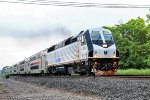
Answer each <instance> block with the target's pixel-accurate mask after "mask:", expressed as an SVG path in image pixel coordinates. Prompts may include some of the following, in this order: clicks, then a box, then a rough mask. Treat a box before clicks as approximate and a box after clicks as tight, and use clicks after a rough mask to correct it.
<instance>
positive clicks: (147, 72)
mask: <svg viewBox="0 0 150 100" xmlns="http://www.w3.org/2000/svg"><path fill="white" fill-rule="evenodd" d="M116 74H117V75H150V69H126V70H121V69H118V70H117V72H116Z"/></svg>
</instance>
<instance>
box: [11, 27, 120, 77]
mask: <svg viewBox="0 0 150 100" xmlns="http://www.w3.org/2000/svg"><path fill="white" fill-rule="evenodd" d="M118 61H119V52H118V50H117V48H116V45H115V41H114V39H113V36H112V33H111V31H110V30H108V29H104V28H93V29H87V30H84V31H81V32H80V33H79V34H77V35H75V36H72V37H69V38H68V39H66V40H64V41H62V42H60V43H58V44H55V45H53V46H51V47H49V48H47V49H45V50H43V51H41V52H39V53H37V54H35V55H33V56H31V57H29V58H26V59H25V60H23V61H21V62H19V63H17V64H16V65H14V66H12V68H11V69H12V71H11V72H12V73H13V74H17V73H19V74H40V73H45V74H55V75H61V74H64V75H72V74H76V73H79V74H80V75H83V74H88V75H92V74H93V75H103V74H105V75H113V74H114V72H115V70H116V69H117V65H118ZM15 66H17V67H19V68H20V70H17V71H19V72H16V71H15V70H16V67H15Z"/></svg>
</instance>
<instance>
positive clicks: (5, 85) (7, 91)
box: [0, 77, 98, 100]
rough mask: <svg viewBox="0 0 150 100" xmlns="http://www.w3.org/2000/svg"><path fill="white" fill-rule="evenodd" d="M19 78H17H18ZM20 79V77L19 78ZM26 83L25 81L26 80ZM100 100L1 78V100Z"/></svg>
mask: <svg viewBox="0 0 150 100" xmlns="http://www.w3.org/2000/svg"><path fill="white" fill-rule="evenodd" d="M16 78H17V77H16ZM18 78H19V77H18ZM24 81H25V80H24ZM95 99H96V100H98V99H97V98H95V97H88V96H84V95H77V94H73V93H69V92H64V91H59V90H58V89H49V88H47V87H44V86H42V87H41V86H38V85H36V84H29V83H26V82H20V81H15V80H13V79H4V78H2V77H0V100H95Z"/></svg>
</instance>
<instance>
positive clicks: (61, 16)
mask: <svg viewBox="0 0 150 100" xmlns="http://www.w3.org/2000/svg"><path fill="white" fill-rule="evenodd" d="M0 1H1V0H0ZM10 1H13V0H10ZM14 1H15V0H14ZM61 1H75V2H81V0H61ZM82 2H83V3H84V2H95V3H104V4H105V3H113V4H116V3H117V4H123V3H125V4H150V1H149V0H138V2H137V0H82ZM148 13H149V9H148V8H92V7H90V8H81V7H63V6H61V7H60V6H50V5H47V6H46V5H33V4H15V3H6V2H0V69H2V67H4V66H11V65H13V64H15V63H17V62H19V61H21V60H23V59H25V58H27V57H30V56H31V55H33V54H35V53H37V52H39V51H41V50H44V49H46V48H48V47H50V46H51V45H53V44H56V43H59V42H60V41H62V40H64V39H66V38H67V37H69V36H72V35H75V34H78V33H79V32H80V31H82V30H85V29H88V28H95V27H102V26H113V25H115V24H118V23H119V22H120V21H121V22H123V23H126V22H127V21H128V20H130V19H134V18H137V17H139V16H140V17H142V18H144V19H145V20H146V14H148Z"/></svg>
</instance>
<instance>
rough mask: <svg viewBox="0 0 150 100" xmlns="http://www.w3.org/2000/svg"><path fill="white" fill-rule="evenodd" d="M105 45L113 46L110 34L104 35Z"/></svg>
mask: <svg viewBox="0 0 150 100" xmlns="http://www.w3.org/2000/svg"><path fill="white" fill-rule="evenodd" d="M104 39H105V42H106V44H114V40H113V37H112V34H104Z"/></svg>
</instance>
